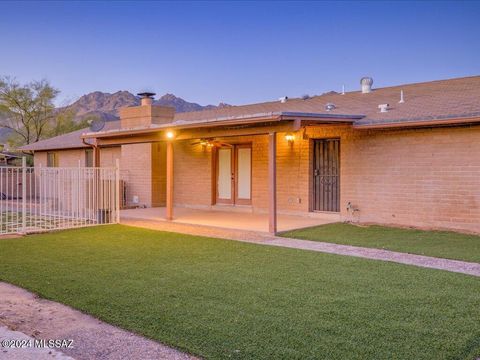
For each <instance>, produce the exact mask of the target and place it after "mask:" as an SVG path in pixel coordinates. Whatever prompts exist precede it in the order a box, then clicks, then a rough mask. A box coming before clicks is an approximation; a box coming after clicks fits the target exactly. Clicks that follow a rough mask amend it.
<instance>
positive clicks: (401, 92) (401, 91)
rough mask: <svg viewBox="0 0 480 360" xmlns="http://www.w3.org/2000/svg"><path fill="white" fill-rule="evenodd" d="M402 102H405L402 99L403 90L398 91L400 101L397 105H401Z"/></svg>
mask: <svg viewBox="0 0 480 360" xmlns="http://www.w3.org/2000/svg"><path fill="white" fill-rule="evenodd" d="M404 102H405V99H404V98H403V90H400V101H399V102H398V103H399V104H403V103H404Z"/></svg>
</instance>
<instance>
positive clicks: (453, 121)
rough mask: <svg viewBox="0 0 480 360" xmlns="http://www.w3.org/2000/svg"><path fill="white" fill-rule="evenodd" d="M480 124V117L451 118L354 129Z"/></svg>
mask: <svg viewBox="0 0 480 360" xmlns="http://www.w3.org/2000/svg"><path fill="white" fill-rule="evenodd" d="M476 123H480V117H465V118H449V119H428V120H416V121H398V122H389V123H385V122H382V123H372V124H355V123H354V124H353V128H354V129H365V130H367V129H395V128H421V127H441V126H452V125H468V124H476Z"/></svg>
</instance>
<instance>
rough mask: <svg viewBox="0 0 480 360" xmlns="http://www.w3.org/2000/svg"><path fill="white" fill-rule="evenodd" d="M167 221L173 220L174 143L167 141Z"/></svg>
mask: <svg viewBox="0 0 480 360" xmlns="http://www.w3.org/2000/svg"><path fill="white" fill-rule="evenodd" d="M166 203H167V204H166V206H167V209H166V217H167V220H172V219H173V142H172V141H167V201H166Z"/></svg>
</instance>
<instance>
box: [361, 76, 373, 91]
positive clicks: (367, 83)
mask: <svg viewBox="0 0 480 360" xmlns="http://www.w3.org/2000/svg"><path fill="white" fill-rule="evenodd" d="M360 85H362V94H368V93H369V92H371V91H372V85H373V79H372V78H371V77H368V76H367V77H363V78H361V79H360Z"/></svg>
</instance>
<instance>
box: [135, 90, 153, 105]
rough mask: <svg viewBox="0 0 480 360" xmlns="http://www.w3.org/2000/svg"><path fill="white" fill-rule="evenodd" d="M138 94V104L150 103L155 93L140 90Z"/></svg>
mask: <svg viewBox="0 0 480 360" xmlns="http://www.w3.org/2000/svg"><path fill="white" fill-rule="evenodd" d="M137 95H138V96H140V105H141V106H144V105H152V103H153V97H154V96H155V95H156V94H155V93H153V92H142V93H138V94H137Z"/></svg>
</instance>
